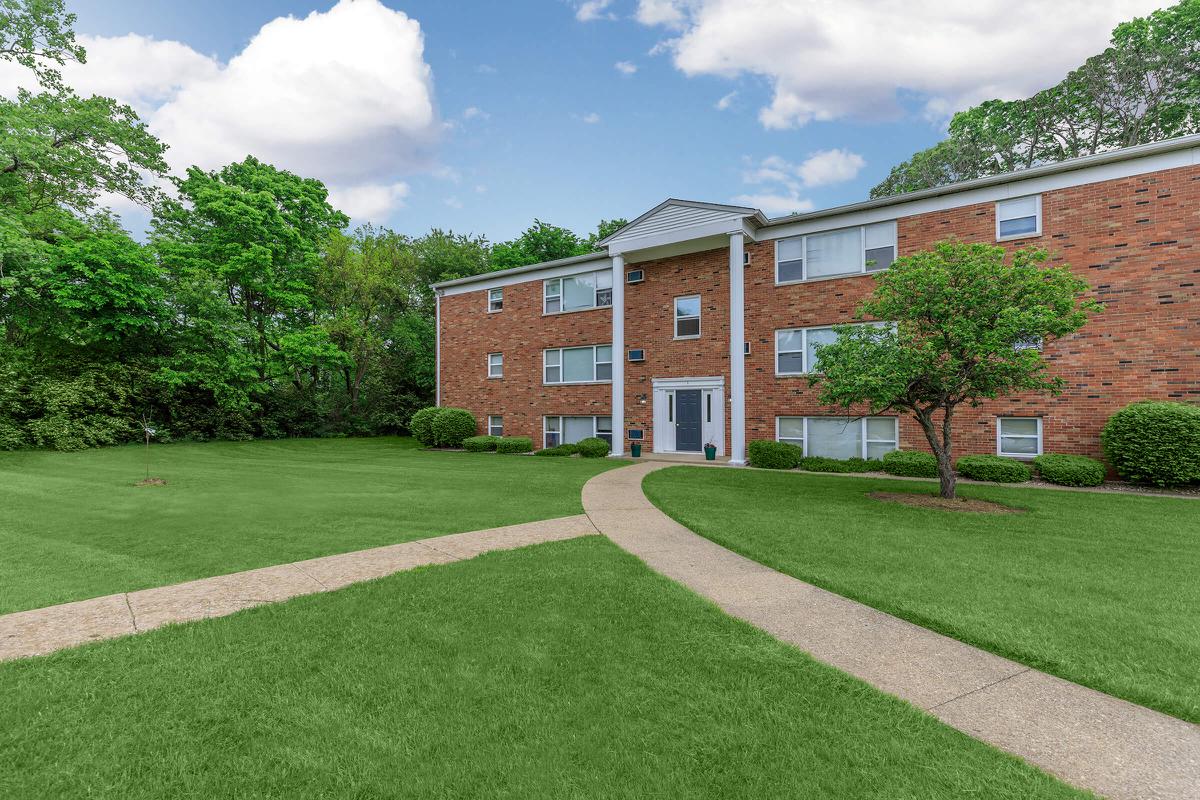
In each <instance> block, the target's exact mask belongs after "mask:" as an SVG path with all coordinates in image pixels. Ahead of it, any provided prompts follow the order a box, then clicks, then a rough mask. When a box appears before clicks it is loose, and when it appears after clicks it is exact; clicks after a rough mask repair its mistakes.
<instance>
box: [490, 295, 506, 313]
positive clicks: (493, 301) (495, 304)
mask: <svg viewBox="0 0 1200 800" xmlns="http://www.w3.org/2000/svg"><path fill="white" fill-rule="evenodd" d="M503 309H504V290H503V289H488V313H489V314H491V313H492V312H493V311H501V310H503Z"/></svg>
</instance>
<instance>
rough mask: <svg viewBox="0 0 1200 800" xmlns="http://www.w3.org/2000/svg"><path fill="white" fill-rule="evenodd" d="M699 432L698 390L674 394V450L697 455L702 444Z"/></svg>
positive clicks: (687, 390)
mask: <svg viewBox="0 0 1200 800" xmlns="http://www.w3.org/2000/svg"><path fill="white" fill-rule="evenodd" d="M700 439H701V432H700V390H699V389H686V390H677V391H676V392H675V449H676V450H687V451H691V452H694V453H699V452H700V450H701V449H702V447H703V445H704V442H702V441H701V440H700Z"/></svg>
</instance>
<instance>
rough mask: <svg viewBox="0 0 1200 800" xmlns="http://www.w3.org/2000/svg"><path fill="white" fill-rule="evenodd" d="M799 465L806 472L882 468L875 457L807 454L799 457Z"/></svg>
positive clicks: (881, 463) (877, 469) (861, 470)
mask: <svg viewBox="0 0 1200 800" xmlns="http://www.w3.org/2000/svg"><path fill="white" fill-rule="evenodd" d="M799 466H800V469H802V470H807V471H808V472H879V471H881V470H882V469H883V462H882V461H880V460H879V459H877V458H826V457H825V456H808V457H806V458H802V459H800V464H799Z"/></svg>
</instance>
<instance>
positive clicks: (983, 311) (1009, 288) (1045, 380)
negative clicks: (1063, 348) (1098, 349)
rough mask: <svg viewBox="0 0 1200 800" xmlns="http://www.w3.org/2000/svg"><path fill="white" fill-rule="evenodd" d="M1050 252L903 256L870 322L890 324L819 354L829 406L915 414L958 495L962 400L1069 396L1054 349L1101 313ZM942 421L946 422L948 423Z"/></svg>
mask: <svg viewBox="0 0 1200 800" xmlns="http://www.w3.org/2000/svg"><path fill="white" fill-rule="evenodd" d="M1046 258H1047V256H1046V252H1045V251H1043V250H1036V249H1024V250H1017V251H1015V252H1014V253H1013V254H1012V259H1011V261H1010V262H1006V261H1005V250H1004V248H1002V247H996V246H993V245H988V244H965V243H960V242H940V243H939V244H937V245H935V246H934V247H933V249H931V250H928V251H924V252H920V253H915V254H913V255H910V256H905V257H904V258H900V259H897V260H896V261H895V262H894V263H893V264H892V265H891V267H889V268H888V269H887V270H886V271H884V272H880V273H878V274H876V275H875V282H876V285H875V290H874V293H873V294H872V295H871V296H870V297H869V298H868V299H867V300H866V301H864V302H863V303H862V304H861V306H860V307H859V314H860V316H861V317H865V318H870V319H875V320H886V321H887V322H888V323H891V324H883V325H840V326H834V329H835V331H837V333H838V339H837V341H836V342H834V343H832V344H829V345H826V346H824V347H819V348H818V349H817V358H818V360H819V362H820V370H821V373H822V374H820V375H817V376H814V377H813V378H812V382H813V384H814V385H817V386H819V387H820V402H821V403H822V404H825V405H829V406H837V407H841V408H844V409H846V410H847V411H849V410H851V409H852V408H853V407H855V406H859V407H861V406H864V405H865V406H867V407H868V408H869V409H870V413H872V414H877V413H881V412H884V411H889V410H898V411H904V412H908V413H911V414H912V415H913V416H914V417H915V418H916V419H917V421H918V422H919V423H920V425H921V430H922V431H923V432H924V433H925V436H926V439H927V440H928V441H929V445H930V447H931V448H932V450H933V452H934V454H935V455H936V456H937V458H938V464H939V471H940V473H941V481H942V494H943V496H945V497H953V496H954V468H953V458H952V456H951V436H950V434H951V429H952V424H953V419H954V412H955V409H957V408H958V407H959V406H960V405H962V404H964V403H965V404H967V405H969V406H977V405H979V404H980V403H981V402H982V401H984V400H990V399H994V398H997V397H1001V396H1003V395H1008V394H1013V393H1016V392H1034V393H1050V394H1057V393H1059V392H1060V391H1061V390H1062V386H1063V382H1062V379H1061V378H1058V377H1055V376H1051V375H1049V374H1048V373H1047V364H1046V362H1045V361H1044V360H1043V358H1042V352H1041V346H1042V344H1043V343H1045V342H1048V341H1053V340H1054V339H1057V338H1060V337H1062V336H1066V335H1068V334H1070V333H1072V332H1074V331H1076V330H1078V329H1079V328H1081V327H1082V326H1083V325H1084V323H1085V322H1086V321H1087V318H1088V315H1089V314H1092V313H1096V312H1099V311H1100V310H1101V308H1102V307H1101V306H1100V304H1099V303H1097V302H1095V301H1094V300H1091V299H1088V298H1086V297H1085V292H1087V289H1088V286H1087V284H1086V283H1084V282H1083V281H1081V280H1080V279H1079V278H1077V277H1075V276H1074V275H1073V274H1072V273H1071V271H1070V269H1069V268H1068V267H1065V266H1061V267H1047V266H1045V261H1046ZM939 418H940V419H939Z"/></svg>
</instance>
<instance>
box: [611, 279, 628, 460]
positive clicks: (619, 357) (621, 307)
mask: <svg viewBox="0 0 1200 800" xmlns="http://www.w3.org/2000/svg"><path fill="white" fill-rule="evenodd" d="M612 270H613V279H612V326H613V327H612V436H613V441H612V455H614V456H622V455H624V454H625V257H624V256H620V255H616V256H613V260H612Z"/></svg>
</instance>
